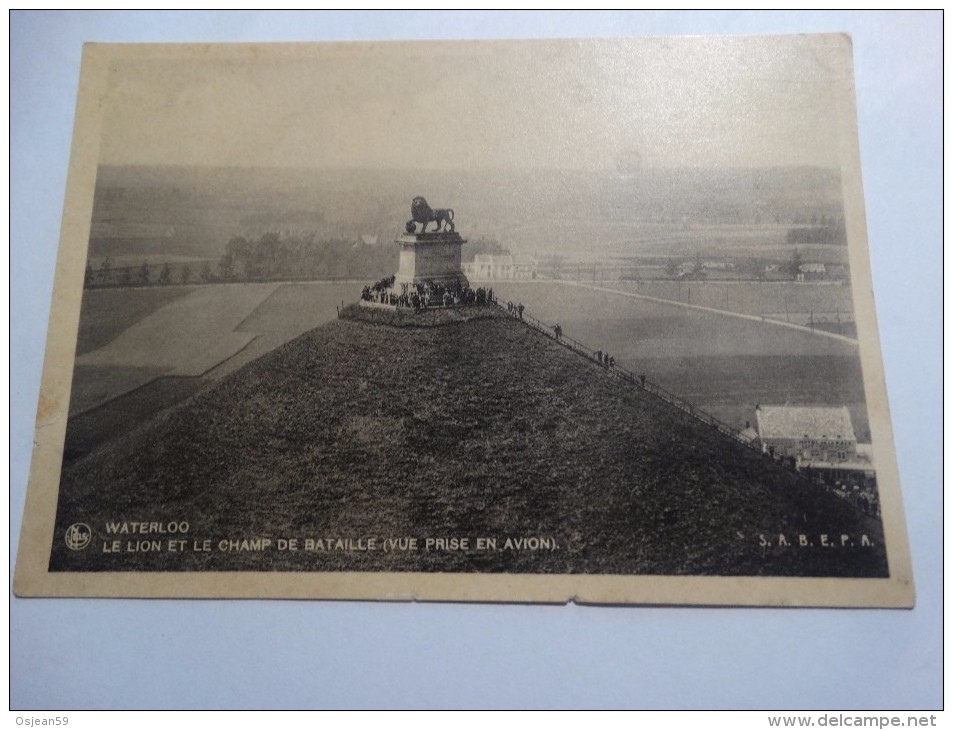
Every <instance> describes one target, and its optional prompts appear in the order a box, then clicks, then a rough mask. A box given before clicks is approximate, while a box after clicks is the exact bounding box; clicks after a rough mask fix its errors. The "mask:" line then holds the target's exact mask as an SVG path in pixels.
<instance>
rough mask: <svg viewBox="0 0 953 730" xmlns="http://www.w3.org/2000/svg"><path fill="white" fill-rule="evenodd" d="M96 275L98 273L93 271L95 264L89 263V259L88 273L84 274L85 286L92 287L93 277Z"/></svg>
mask: <svg viewBox="0 0 953 730" xmlns="http://www.w3.org/2000/svg"><path fill="white" fill-rule="evenodd" d="M95 276H96V275H95V274H94V273H93V265H92V264H91V263H89V261H87V262H86V273H85V274H84V275H83V286H85V287H87V288H88V287H90V286H92V285H93V279H94V278H95Z"/></svg>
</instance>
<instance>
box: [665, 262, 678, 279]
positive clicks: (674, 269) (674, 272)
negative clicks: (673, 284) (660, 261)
mask: <svg viewBox="0 0 953 730" xmlns="http://www.w3.org/2000/svg"><path fill="white" fill-rule="evenodd" d="M665 275H666V276H667V277H668V278H669V279H677V278H678V261H676V260H675V259H669V260H668V263H667V264H665Z"/></svg>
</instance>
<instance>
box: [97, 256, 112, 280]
mask: <svg viewBox="0 0 953 730" xmlns="http://www.w3.org/2000/svg"><path fill="white" fill-rule="evenodd" d="M110 269H112V261H110V260H109V257H108V256H107V257H106V258H104V259H103V262H102V263H101V264H100V265H99V276H100V281H101V282H102V283H103V284H105V283H106V282H107V280H108V279H109V271H110Z"/></svg>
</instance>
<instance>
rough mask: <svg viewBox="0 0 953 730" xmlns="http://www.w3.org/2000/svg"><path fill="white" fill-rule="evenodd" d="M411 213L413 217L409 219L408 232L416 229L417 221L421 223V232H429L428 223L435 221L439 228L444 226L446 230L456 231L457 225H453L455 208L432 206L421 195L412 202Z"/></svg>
mask: <svg viewBox="0 0 953 730" xmlns="http://www.w3.org/2000/svg"><path fill="white" fill-rule="evenodd" d="M410 215H411V219H410V220H409V221H407V232H408V233H413V232H414V230H415V229H416V226H415V225H414V224H415V223H420V225H421V228H420V232H421V233H426V232H427V224H428V223H430V222H431V221H433V222H434V223H436V224H437V230H438V231H439V230H440V227H441V226H443V230H445V231H451V232H453V231H455V230H456V227H455V226H454V225H453V209H451V208H436V209H434V208H431V207H430V206H429V205H427V200H426V199H425V198H423V197H421V196H420V195H418V196H417V197H416V198H414V201H413V202H412V203H411V204H410Z"/></svg>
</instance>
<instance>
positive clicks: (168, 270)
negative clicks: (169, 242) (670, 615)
mask: <svg viewBox="0 0 953 730" xmlns="http://www.w3.org/2000/svg"><path fill="white" fill-rule="evenodd" d="M170 281H172V267H171V266H169V264H168V262H167V263H165V264H163V265H162V271H160V272H159V283H160V284H163V285H164V284H168V283H169V282H170Z"/></svg>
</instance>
